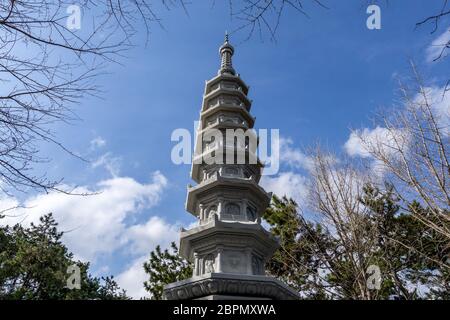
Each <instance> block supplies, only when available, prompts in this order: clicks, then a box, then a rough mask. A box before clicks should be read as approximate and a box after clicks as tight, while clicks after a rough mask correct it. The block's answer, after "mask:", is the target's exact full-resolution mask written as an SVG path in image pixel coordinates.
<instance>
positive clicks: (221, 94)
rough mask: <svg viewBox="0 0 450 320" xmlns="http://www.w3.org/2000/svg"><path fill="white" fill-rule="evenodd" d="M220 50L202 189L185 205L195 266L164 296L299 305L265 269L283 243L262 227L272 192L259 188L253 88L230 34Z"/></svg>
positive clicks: (199, 172)
mask: <svg viewBox="0 0 450 320" xmlns="http://www.w3.org/2000/svg"><path fill="white" fill-rule="evenodd" d="M219 52H220V56H221V65H220V69H219V71H218V74H217V76H216V77H214V78H212V79H211V80H209V81H207V82H206V85H205V92H204V95H203V104H202V108H201V112H200V124H199V128H198V130H197V136H196V147H195V153H194V159H193V165H192V170H191V177H192V179H193V180H194V181H195V182H196V183H197V185H196V186H194V187H191V186H189V187H188V195H187V201H186V210H187V211H188V212H189V213H191V214H192V215H194V216H195V217H197V219H198V225H197V226H196V227H194V228H192V229H190V230H184V229H182V230H181V235H180V254H181V256H182V257H184V258H185V259H187V260H189V261H191V262H192V263H193V265H194V272H193V276H192V278H189V279H187V280H183V281H179V282H175V283H171V284H169V285H167V286H166V287H165V288H164V296H165V298H166V299H168V300H183V299H210V300H220V299H222V300H223V299H297V298H298V294H297V293H296V292H295V291H294V290H292V289H291V288H289V287H288V286H286V285H285V284H283V283H282V282H280V281H278V280H277V279H275V278H273V277H269V276H266V275H265V270H264V265H265V263H266V261H268V259H270V258H271V256H272V255H273V253H274V252H275V250H276V249H277V248H278V242H277V239H275V238H274V237H273V236H272V235H271V234H270V233H269V232H267V231H266V230H265V229H264V228H263V227H262V226H261V216H262V215H263V213H264V211H265V209H266V208H267V207H268V205H269V203H270V199H271V194H270V193H267V192H265V191H264V189H263V188H261V187H260V186H259V185H258V183H259V180H260V178H261V173H262V169H263V165H262V164H261V162H260V161H259V160H258V159H257V157H256V144H257V143H256V141H257V139H256V134H255V133H254V131H253V130H248V129H252V128H253V125H254V123H255V118H254V117H253V116H252V115H251V114H250V108H251V104H252V102H251V100H249V98H248V97H247V94H248V90H249V87H248V86H247V85H246V84H245V82H244V81H243V80H242V79H241V78H240V76H239V74H237V73H236V71H235V70H234V68H233V65H232V56H233V53H234V48H233V46H232V45H231V44H230V43H229V40H228V36H226V37H225V43H224V44H223V45H222V46H221V47H220V49H219ZM230 129H232V130H231V131H232V132H245V133H246V135H245V138H244V139H239V138H236V139H234V138H233V139H232V140H229V139H228V135H227V138H225V136H226V133H227V134H228V132H229V131H230ZM218 133H219V134H221V137H219V136H218V135H217V134H218ZM251 142H253V145H252V143H251ZM230 152H231V158H230V157H229V156H228V158H227V155H229V154H230ZM230 159H231V160H232V161H230ZM239 159H241V161H239ZM242 159H243V161H242Z"/></svg>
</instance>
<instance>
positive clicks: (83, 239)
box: [0, 171, 179, 298]
mask: <svg viewBox="0 0 450 320" xmlns="http://www.w3.org/2000/svg"><path fill="white" fill-rule="evenodd" d="M167 184H168V181H167V179H166V177H164V175H162V174H161V173H160V172H159V171H157V172H154V173H153V174H152V176H151V181H150V182H149V183H139V182H137V181H136V180H134V179H132V178H130V177H114V178H111V179H108V180H103V181H100V182H98V183H97V184H96V185H95V187H87V186H83V187H78V188H76V189H75V190H74V193H89V194H91V195H88V196H75V195H65V194H61V193H56V192H55V193H49V194H40V195H36V196H32V197H30V198H28V199H27V200H25V201H24V202H23V205H24V206H26V209H21V208H18V209H15V210H11V211H8V213H9V214H8V216H6V217H5V218H4V219H1V220H0V223H2V224H9V225H13V224H16V223H22V224H24V225H29V224H30V223H31V222H37V221H38V220H39V217H40V216H42V215H43V214H46V213H49V212H52V213H53V215H54V217H55V219H56V221H57V222H58V223H59V230H61V231H66V233H65V234H64V236H63V241H64V243H65V244H66V245H67V247H68V248H69V250H70V251H72V252H73V253H74V254H75V257H76V259H81V260H85V261H91V262H94V263H95V261H96V259H97V258H98V257H100V256H103V255H110V256H111V255H112V254H114V253H115V252H120V251H123V252H125V254H126V255H128V256H129V257H130V258H131V259H132V261H133V262H132V263H131V265H128V266H127V267H126V269H125V270H124V271H123V272H121V273H120V274H119V275H118V276H117V277H115V278H116V280H117V282H118V284H119V285H120V286H121V287H122V288H124V289H125V290H127V294H128V295H130V296H132V297H134V298H140V297H143V296H146V292H145V290H144V287H143V282H144V280H146V277H147V276H146V274H145V272H144V269H143V267H142V264H143V262H144V261H145V259H147V258H148V253H149V252H150V251H152V250H154V248H155V247H156V245H158V244H159V245H161V247H162V248H165V247H168V246H169V244H170V242H172V241H177V239H178V236H179V232H178V230H179V225H178V224H174V225H172V224H170V223H168V222H167V221H165V220H164V219H163V218H161V217H159V216H151V217H150V218H148V219H147V220H146V221H145V222H143V223H134V224H133V223H130V221H135V220H136V218H137V215H138V214H139V213H140V212H142V211H143V210H145V209H149V208H152V207H154V206H156V205H157V204H158V203H159V202H160V200H161V196H162V193H163V192H164V190H165V189H166V187H167ZM19 204H20V202H19V201H18V200H17V199H15V198H13V197H6V196H3V197H2V198H0V211H1V210H3V209H9V208H11V207H16V206H18V205H19ZM107 270H109V266H105V265H103V266H101V267H100V268H99V271H100V272H107Z"/></svg>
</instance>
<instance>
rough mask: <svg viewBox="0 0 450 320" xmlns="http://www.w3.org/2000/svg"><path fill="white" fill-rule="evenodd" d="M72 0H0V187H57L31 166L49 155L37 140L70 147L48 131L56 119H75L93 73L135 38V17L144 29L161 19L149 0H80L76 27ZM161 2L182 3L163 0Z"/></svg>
mask: <svg viewBox="0 0 450 320" xmlns="http://www.w3.org/2000/svg"><path fill="white" fill-rule="evenodd" d="M72 3H73V2H72V1H65V0H9V1H5V0H4V1H0V82H1V88H0V188H1V190H2V191H3V192H9V190H12V189H15V190H21V191H24V190H26V189H28V188H38V189H42V190H44V191H49V190H59V191H62V192H70V190H61V189H60V188H59V183H60V180H56V181H54V180H51V179H48V178H47V177H46V175H45V174H44V175H38V174H35V173H34V170H33V168H34V165H35V164H36V163H40V162H44V163H45V162H47V161H48V160H49V159H47V158H46V157H45V156H42V155H41V154H40V152H39V144H40V143H42V142H51V143H54V144H56V145H58V146H59V147H61V148H62V149H63V150H65V151H67V152H69V153H70V151H69V150H67V149H66V148H65V147H64V145H63V144H62V143H61V142H60V141H59V140H58V139H57V137H55V135H54V134H53V132H52V131H51V129H50V128H51V124H52V123H54V122H70V121H72V120H74V119H76V116H75V114H74V113H73V112H72V106H73V104H74V103H77V102H79V101H80V99H81V98H82V97H83V96H85V95H95V94H96V93H97V92H98V89H99V88H98V87H97V86H96V85H95V83H94V81H93V80H94V78H95V77H96V76H98V75H99V74H100V73H101V72H102V65H103V64H104V63H106V62H111V61H116V62H117V61H118V60H117V58H118V57H120V56H121V55H122V54H123V52H124V50H127V49H128V48H129V47H130V46H131V45H132V36H133V35H134V33H135V30H136V26H137V25H138V24H144V26H145V29H146V30H147V32H148V31H149V30H150V27H151V25H152V24H155V23H156V24H160V23H161V22H160V20H159V19H158V17H157V14H156V11H155V10H157V9H158V8H157V7H155V6H154V5H153V3H150V1H146V0H137V1H134V0H133V1H127V0H95V1H94V0H82V1H79V2H78V4H77V5H78V8H79V9H80V11H81V13H83V16H82V20H81V25H80V26H81V29H79V30H77V29H74V28H71V26H70V25H69V24H68V19H69V17H70V14H71V13H70V12H67V10H68V8H70V5H72ZM157 3H158V4H159V5H160V6H161V7H165V8H166V9H170V8H172V7H174V6H177V5H181V6H184V2H183V0H161V1H160V2H157Z"/></svg>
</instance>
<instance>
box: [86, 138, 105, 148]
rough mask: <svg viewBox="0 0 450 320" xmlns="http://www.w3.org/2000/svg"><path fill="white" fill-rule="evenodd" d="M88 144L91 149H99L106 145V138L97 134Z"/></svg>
mask: <svg viewBox="0 0 450 320" xmlns="http://www.w3.org/2000/svg"><path fill="white" fill-rule="evenodd" d="M90 145H91V150H95V149H99V148H101V147H104V146H105V145H106V140H105V139H103V138H102V137H100V136H97V137H95V138H94V139H92V140H91V142H90Z"/></svg>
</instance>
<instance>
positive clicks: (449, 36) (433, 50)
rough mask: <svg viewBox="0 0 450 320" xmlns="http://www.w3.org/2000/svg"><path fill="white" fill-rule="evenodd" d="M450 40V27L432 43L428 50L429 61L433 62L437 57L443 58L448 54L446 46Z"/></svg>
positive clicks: (427, 58) (427, 57)
mask: <svg viewBox="0 0 450 320" xmlns="http://www.w3.org/2000/svg"><path fill="white" fill-rule="evenodd" d="M449 42H450V29H449V30H446V31H444V33H442V34H441V35H440V36H439V37H437V38H436V39H434V41H433V42H432V43H431V45H430V46H429V47H428V48H427V50H426V60H427V62H433V60H435V59H436V58H438V57H439V56H441V55H442V56H441V58H443V57H444V56H446V55H447V52H446V50H445V46H446V45H447V44H448V43H449ZM443 50H444V51H443Z"/></svg>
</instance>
